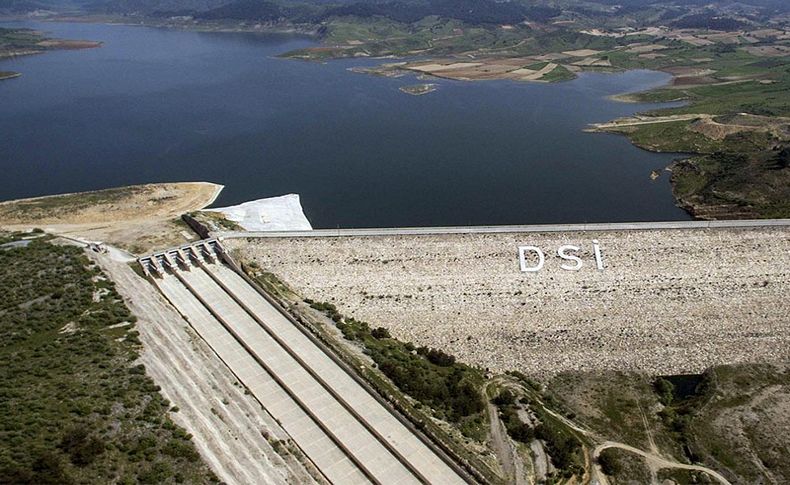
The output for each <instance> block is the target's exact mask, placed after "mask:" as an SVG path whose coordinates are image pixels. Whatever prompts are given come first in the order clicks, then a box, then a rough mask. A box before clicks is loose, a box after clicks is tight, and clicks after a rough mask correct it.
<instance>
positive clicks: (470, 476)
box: [220, 246, 487, 483]
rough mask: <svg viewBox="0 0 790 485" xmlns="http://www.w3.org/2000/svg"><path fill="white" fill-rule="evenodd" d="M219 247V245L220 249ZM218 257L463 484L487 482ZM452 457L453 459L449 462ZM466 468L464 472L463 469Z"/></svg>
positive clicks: (233, 265) (230, 262) (227, 257)
mask: <svg viewBox="0 0 790 485" xmlns="http://www.w3.org/2000/svg"><path fill="white" fill-rule="evenodd" d="M220 247H222V246H220ZM220 258H221V259H222V260H223V261H224V262H225V263H226V264H227V265H228V266H230V268H231V269H232V270H233V271H234V272H236V273H237V274H238V275H239V276H241V278H242V279H244V281H246V282H247V284H249V285H250V286H251V287H252V288H253V289H254V290H255V291H256V292H257V293H258V294H260V295H261V296H262V297H263V298H264V299H265V300H266V301H268V302H269V303H270V304H271V305H272V306H273V307H274V308H275V309H276V310H277V311H278V312H280V314H281V315H283V316H284V317H285V318H286V319H288V321H289V322H291V324H293V325H294V326H295V327H296V328H297V329H299V331H300V332H302V334H303V335H305V336H306V337H307V338H308V339H309V340H310V341H311V342H312V343H313V344H315V345H316V346H317V347H318V348H319V349H321V351H322V352H324V354H326V355H327V356H328V357H329V358H330V359H332V361H333V362H335V364H337V365H338V366H339V367H340V368H341V369H342V370H343V371H344V372H345V373H346V374H348V375H349V376H350V377H351V378H352V379H353V380H354V381H355V382H356V383H357V384H359V385H360V386H362V388H363V389H365V391H367V393H368V394H369V395H370V396H371V397H373V399H375V400H376V401H377V402H378V403H379V404H381V405H382V406H383V407H384V409H386V410H387V412H389V413H390V414H391V415H392V416H394V417H395V419H397V420H398V421H400V423H401V424H402V425H404V426H405V427H406V428H407V429H408V430H409V431H411V432H412V434H414V435H415V436H416V437H417V438H418V439H419V440H420V441H422V443H423V444H424V445H425V446H427V447H428V448H429V449H431V450H432V451H433V452H434V453H436V455H437V456H438V457H439V458H440V459H441V460H442V461H443V462H444V463H445V464H446V465H447V466H449V467H450V468H452V470H453V471H455V472H456V473H457V474H458V475H459V476H460V477H461V478H463V479H464V480H465V481H466V482H467V483H476V482H480V483H486V482H487V480H486V479H485V477H483V476H482V474H481V473H480V472H478V471H477V470H476V469H475V468H474V467H473V466H471V465H469V464H467V463H466V462H465V460H463V459H462V458H461V457H459V456H457V455H456V453H455V452H454V451H453V450H452V449H451V448H450V447H449V446H447V445H446V444H444V443H442V442H441V441H440V440H436V439H432V438H430V437H428V436H427V435H426V434H425V433H423V432H422V431H421V430H419V429H418V428H417V427H416V426H415V425H414V423H413V422H412V421H411V420H409V419H408V418H407V417H406V416H404V415H403V414H402V413H400V412H398V411H397V410H396V409H394V408H393V407H392V406H391V405H390V403H389V402H387V400H386V399H384V398H383V397H382V396H381V394H380V393H379V392H378V391H376V390H375V389H374V388H373V387H371V386H370V384H369V383H368V382H367V381H366V380H365V379H363V378H362V377H360V376H359V375H358V374H357V372H356V371H355V370H354V369H353V368H351V366H350V365H348V363H346V362H345V361H344V360H342V359H341V358H340V357H338V356H337V355H336V354H335V353H334V352H333V351H332V350H331V349H329V348H328V347H327V346H326V345H325V344H324V343H323V342H321V340H320V339H318V338H317V337H316V336H315V335H313V334H312V333H311V332H310V331H309V330H308V329H306V328H305V326H304V324H302V323H300V322H299V321H297V320H296V319H295V318H294V317H293V315H291V313H290V312H288V310H287V309H285V308H283V307H282V305H281V304H280V303H279V302H278V301H277V300H276V299H275V298H273V297H272V296H271V295H269V294H268V293H267V292H266V291H265V290H264V289H263V288H261V287H260V286H259V285H258V284H257V283H256V282H255V281H254V280H253V279H252V278H250V277H249V276H248V275H247V273H245V272H244V270H243V269H242V268H241V267H240V266H239V265H238V264H237V263H236V261H235V260H234V259H233V258H232V257H231V256H230V254H228V252H227V251H225V248H222V251H221V252H220ZM452 457H455V459H453V458H452ZM459 462H461V463H464V464H465V465H466V467H462V466H460V465H459ZM467 467H468V469H467Z"/></svg>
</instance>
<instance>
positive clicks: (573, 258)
mask: <svg viewBox="0 0 790 485" xmlns="http://www.w3.org/2000/svg"><path fill="white" fill-rule="evenodd" d="M569 250H570V251H578V250H579V246H573V245H571V244H566V245H565V246H560V248H559V249H558V250H557V256H559V257H561V258H562V259H567V260H568V261H576V263H575V264H572V265H571V264H563V265H560V268H562V269H565V270H568V271H579V270H580V269H582V260H581V258H579V257H578V256H573V255H572V254H565V252H566V251H569Z"/></svg>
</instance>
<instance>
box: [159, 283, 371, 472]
mask: <svg viewBox="0 0 790 485" xmlns="http://www.w3.org/2000/svg"><path fill="white" fill-rule="evenodd" d="M200 271H204V272H206V273H208V272H207V271H205V270H204V269H203V268H200ZM173 274H174V275H175V276H176V278H178V280H179V281H180V282H181V283H182V284H183V285H184V286H185V287H186V288H187V289H188V290H189V291H190V293H192V294H193V295H194V296H195V298H197V300H198V301H199V302H200V304H201V305H203V306H204V307H205V308H206V310H208V312H209V313H211V315H212V316H213V317H214V318H216V319H217V321H218V322H219V323H220V324H221V325H222V326H223V327H225V330H227V331H228V333H230V334H231V335H232V336H233V338H234V339H235V340H236V341H237V342H238V343H239V344H240V345H241V346H242V347H243V348H244V350H246V351H247V353H248V354H250V356H252V358H253V359H254V360H255V362H257V363H258V365H260V366H261V367H262V368H263V369H264V370H265V371H266V372H267V373H268V374H269V375H270V376H271V377H272V379H274V381H275V382H277V384H278V385H279V386H280V387H281V388H282V389H283V390H284V391H285V392H286V393H287V394H288V397H290V398H291V399H292V400H293V401H294V402H295V403H296V404H297V405H298V406H299V407H300V408H302V410H303V411H304V412H305V413H306V414H307V415H308V416H310V419H312V420H313V421H314V422H315V423H316V424H317V425H318V427H319V428H321V431H323V432H324V434H326V435H327V437H329V439H331V440H332V442H333V443H334V444H335V445H336V446H337V447H338V448H340V449H341V450H342V451H343V453H345V454H346V456H348V458H349V459H350V460H351V461H352V462H353V463H354V465H355V466H356V467H357V468H359V469H360V471H362V473H363V474H364V475H365V477H366V478H367V479H368V480H370V481H371V482H373V483H375V484H377V485H383V484H382V483H381V481H379V480H378V479H377V478H376V477H375V476H374V475H373V473H372V472H371V471H370V470H369V469H368V468H367V467H366V466H365V465H364V464H363V463H362V462H360V461H359V459H358V458H357V457H356V456H355V455H354V453H352V452H351V450H350V449H349V448H348V447H347V446H346V445H345V444H343V442H342V441H340V439H339V438H338V437H337V436H336V435H335V434H334V433H333V432H332V431H331V430H330V429H329V427H328V426H327V425H326V424H325V423H324V422H323V421H321V419H319V418H318V416H316V415H315V413H313V412H312V411H311V410H310V408H309V406H307V405H306V404H305V403H304V401H302V400H301V399H300V398H299V397H298V396H297V395H296V394H295V393H294V392H293V390H291V388H290V387H289V386H288V385H287V384H286V383H285V381H284V380H282V379H281V378H280V377H279V376H278V375H277V374H276V373H275V372H274V371H273V370H272V369H271V368H270V367H269V366H268V365H267V364H266V363H265V362H264V361H263V359H261V358H260V357H259V356H258V354H257V353H256V352H255V351H254V350H253V349H252V348H251V347H250V346H249V345H248V344H247V343H246V342H245V341H244V339H242V338H241V337H240V336H239V334H238V333H237V332H236V331H235V330H234V329H233V328H232V327H231V326H230V324H228V322H227V321H226V320H225V319H224V318H223V317H222V316H221V315H220V314H219V313H218V312H217V311H215V310H214V309H213V308H211V306H210V305H209V304H208V302H207V301H206V300H205V299H204V298H203V297H202V296H200V294H199V292H198V291H197V290H195V288H194V287H193V286H192V285H191V284H190V283H189V282H188V281H186V280H185V279H184V277H183V276H181V275H180V274H178V271H174V272H173ZM209 276H210V275H209ZM223 290H224V291H226V292H227V290H226V289H225V288H224V287H223ZM234 300H235V299H234ZM241 382H243V381H241Z"/></svg>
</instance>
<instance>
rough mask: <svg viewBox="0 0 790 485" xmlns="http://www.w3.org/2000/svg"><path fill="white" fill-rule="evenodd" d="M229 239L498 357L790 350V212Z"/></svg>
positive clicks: (377, 321) (444, 340)
mask: <svg viewBox="0 0 790 485" xmlns="http://www.w3.org/2000/svg"><path fill="white" fill-rule="evenodd" d="M593 240H595V241H597V243H598V245H599V250H600V260H601V263H602V264H601V265H599V264H598V258H597V257H596V255H595V251H594V244H593ZM223 244H225V246H226V247H227V248H229V249H231V250H235V254H238V255H240V256H241V257H242V258H244V259H246V260H248V261H253V260H254V261H255V262H257V263H258V264H259V265H260V267H261V269H263V270H264V271H270V272H272V273H274V274H275V275H276V276H278V277H279V278H280V279H281V280H283V281H284V282H286V283H287V284H289V285H290V286H291V287H292V288H293V289H294V290H295V291H297V292H298V293H299V294H300V295H301V296H302V297H304V298H310V299H313V300H316V301H328V302H331V303H334V304H335V305H336V306H337V307H338V309H339V310H340V312H341V313H343V314H344V315H346V316H353V317H355V318H357V319H362V320H365V321H367V322H369V323H370V325H371V326H372V327H377V326H383V327H386V328H387V329H389V330H390V331H391V332H392V334H393V336H395V337H397V338H399V339H403V340H409V341H412V342H414V343H415V344H416V345H427V346H433V347H436V348H440V349H444V350H446V351H448V352H451V353H453V354H455V355H456V356H458V357H459V359H461V360H463V361H465V362H468V363H473V364H477V365H480V366H482V367H486V368H489V369H491V370H495V371H507V370H519V371H522V372H526V373H533V374H536V375H550V374H555V373H558V372H562V371H566V370H602V369H620V370H641V371H647V372H650V373H655V374H675V373H693V372H699V371H701V370H703V369H705V368H706V367H708V366H711V365H715V364H725V363H736V362H745V361H782V360H786V359H787V358H788V357H789V356H790V351H789V350H788V349H790V345H788V344H789V343H790V342H788V340H790V338H788V335H790V332H788V330H789V328H788V327H790V321H788V318H787V316H788V315H790V302H788V300H787V298H786V295H787V292H788V289H790V270H789V269H788V268H789V267H790V264H789V263H790V251H788V250H790V229H788V228H787V227H786V226H785V227H751V228H715V229H704V228H695V229H664V230H610V231H592V232H591V231H584V232H574V231H569V232H552V233H540V232H530V233H498V234H424V235H397V234H390V235H378V236H346V237H301V238H299V237H282V238H255V239H252V238H250V239H228V240H226V241H225V242H224V243H223ZM568 246H572V247H577V248H578V250H576V249H572V248H569V247H568ZM524 247H533V248H537V249H538V250H539V251H540V253H542V255H543V257H544V262H543V264H542V266H541V267H540V269H539V270H537V271H523V269H524V267H523V265H526V266H527V269H534V268H535V267H537V266H538V263H539V260H538V256H539V255H538V251H535V250H527V251H524V252H523V259H524V260H523V261H522V260H521V258H520V252H521V251H520V250H519V248H524ZM560 249H562V250H563V255H564V256H565V257H561V256H560V255H559V254H558V251H559V250H560ZM568 256H574V257H577V258H578V259H579V262H578V263H577V262H576V261H575V260H570V259H568ZM522 263H523V264H522ZM577 266H578V267H577ZM601 266H602V268H601ZM568 268H573V269H568Z"/></svg>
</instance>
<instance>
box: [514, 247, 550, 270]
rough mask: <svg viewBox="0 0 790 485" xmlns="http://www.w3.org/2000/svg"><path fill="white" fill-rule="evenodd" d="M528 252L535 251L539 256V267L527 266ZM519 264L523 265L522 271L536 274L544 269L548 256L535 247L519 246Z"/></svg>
mask: <svg viewBox="0 0 790 485" xmlns="http://www.w3.org/2000/svg"><path fill="white" fill-rule="evenodd" d="M527 251H534V252H535V253H537V255H538V265H537V266H532V267H529V266H527ZM518 262H519V264H520V265H521V271H523V272H527V273H534V272H536V271H540V270H541V268H543V263H545V262H546V256H545V255H544V254H543V251H541V250H540V248H536V247H535V246H519V247H518Z"/></svg>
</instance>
